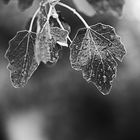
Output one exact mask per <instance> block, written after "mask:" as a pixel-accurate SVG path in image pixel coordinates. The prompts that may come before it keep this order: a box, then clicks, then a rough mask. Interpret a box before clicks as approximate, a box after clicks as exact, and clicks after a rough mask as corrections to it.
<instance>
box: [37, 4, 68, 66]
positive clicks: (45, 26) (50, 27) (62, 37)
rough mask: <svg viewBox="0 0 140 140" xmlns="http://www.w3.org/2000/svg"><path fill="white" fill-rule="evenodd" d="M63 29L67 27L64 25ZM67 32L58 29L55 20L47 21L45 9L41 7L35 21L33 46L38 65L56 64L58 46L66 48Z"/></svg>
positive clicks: (51, 18)
mask: <svg viewBox="0 0 140 140" xmlns="http://www.w3.org/2000/svg"><path fill="white" fill-rule="evenodd" d="M65 28H68V25H67V24H65ZM68 34H69V32H68V31H67V30H63V29H61V28H60V27H59V24H58V23H57V21H56V19H54V18H53V17H50V20H49V21H47V14H46V7H45V6H41V8H40V12H39V15H38V20H37V39H36V45H35V58H36V60H37V62H38V64H39V63H40V62H41V61H42V62H44V63H45V64H46V63H48V62H50V63H56V62H57V61H58V58H59V51H60V49H61V47H59V49H57V47H56V44H58V45H60V46H68V44H67V37H68Z"/></svg>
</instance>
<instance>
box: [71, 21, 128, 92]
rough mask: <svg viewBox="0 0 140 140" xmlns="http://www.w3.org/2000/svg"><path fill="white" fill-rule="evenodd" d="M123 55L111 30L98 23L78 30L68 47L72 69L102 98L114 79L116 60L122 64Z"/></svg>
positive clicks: (109, 27) (122, 49)
mask: <svg viewBox="0 0 140 140" xmlns="http://www.w3.org/2000/svg"><path fill="white" fill-rule="evenodd" d="M125 53H126V52H125V49H124V46H123V44H122V43H121V41H120V38H119V37H118V36H117V35H116V33H115V31H114V28H113V27H111V26H109V25H104V24H101V23H99V24H96V25H93V26H91V27H90V28H89V29H86V28H83V29H80V30H79V31H78V33H77V35H76V37H75V38H74V40H73V42H72V44H71V45H70V61H71V65H72V68H74V69H75V70H82V73H83V77H84V79H86V81H87V82H92V83H94V84H95V85H96V86H97V88H98V89H99V91H100V92H102V93H103V94H108V93H109V92H110V89H111V86H112V82H113V80H114V78H115V76H116V71H117V63H116V61H115V59H118V60H119V61H122V59H123V56H124V55H125ZM114 58H115V59H114Z"/></svg>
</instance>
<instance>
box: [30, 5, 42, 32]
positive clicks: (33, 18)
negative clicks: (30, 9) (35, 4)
mask: <svg viewBox="0 0 140 140" xmlns="http://www.w3.org/2000/svg"><path fill="white" fill-rule="evenodd" d="M39 11H40V7H39V8H38V9H37V10H36V12H35V13H34V15H33V17H32V20H31V23H30V28H29V32H31V31H32V27H33V23H34V20H35V17H36V16H37V14H38V13H39Z"/></svg>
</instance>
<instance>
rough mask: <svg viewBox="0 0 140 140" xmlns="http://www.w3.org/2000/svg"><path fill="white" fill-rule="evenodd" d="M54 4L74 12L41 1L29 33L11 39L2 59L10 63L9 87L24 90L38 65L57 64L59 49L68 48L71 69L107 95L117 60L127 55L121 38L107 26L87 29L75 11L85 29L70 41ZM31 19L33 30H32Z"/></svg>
mask: <svg viewBox="0 0 140 140" xmlns="http://www.w3.org/2000/svg"><path fill="white" fill-rule="evenodd" d="M56 5H60V6H63V7H65V8H68V9H69V10H71V11H73V12H75V10H74V9H72V8H71V7H69V6H67V5H65V4H63V3H61V2H60V0H43V1H42V2H41V3H40V6H39V8H38V10H37V11H36V12H35V14H34V16H33V18H32V20H31V23H30V28H29V30H24V31H20V32H18V33H17V34H16V36H15V37H14V38H13V39H11V40H10V42H9V48H8V50H7V51H6V54H5V57H6V58H7V60H8V61H9V64H8V69H9V71H10V77H11V82H12V85H13V86H14V87H15V88H20V87H24V86H25V85H26V84H27V82H28V80H29V79H30V77H31V76H32V74H33V73H34V71H35V70H36V69H37V67H38V66H39V65H40V63H41V62H43V63H44V64H47V63H52V64H55V63H57V61H58V59H59V51H60V50H61V48H62V47H69V49H70V63H71V66H72V68H73V69H75V70H77V71H82V74H83V78H84V79H85V80H86V81H87V82H92V83H93V84H94V85H95V86H96V87H97V88H98V90H99V91H100V92H101V93H102V94H108V93H109V92H110V90H111V87H112V82H113V80H114V78H115V77H116V72H117V62H116V60H119V61H122V59H123V57H124V55H125V53H126V51H125V48H124V46H123V44H122V43H121V41H120V37H119V36H118V35H117V34H116V32H115V30H114V28H113V27H111V26H109V25H104V24H102V23H98V24H96V25H92V26H88V24H87V23H86V22H85V21H84V19H83V18H82V17H81V16H80V15H79V14H78V13H76V12H75V14H76V15H77V16H78V17H79V18H80V19H81V20H82V22H83V23H84V24H85V28H82V29H79V30H78V31H77V34H76V36H75V37H74V39H73V40H72V41H71V39H70V37H69V33H70V31H71V29H70V26H69V25H68V24H67V23H65V22H63V21H61V20H60V19H59V15H58V13H57V10H56V7H55V6H56ZM35 18H36V19H37V20H35ZM34 20H35V21H36V25H37V28H36V31H32V28H33V23H34ZM68 40H69V41H70V42H71V44H70V45H68Z"/></svg>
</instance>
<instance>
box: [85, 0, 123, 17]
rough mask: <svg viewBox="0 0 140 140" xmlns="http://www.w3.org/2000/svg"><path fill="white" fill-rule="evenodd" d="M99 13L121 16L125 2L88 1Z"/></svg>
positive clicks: (109, 0) (117, 0)
mask: <svg viewBox="0 0 140 140" xmlns="http://www.w3.org/2000/svg"><path fill="white" fill-rule="evenodd" d="M87 1H88V2H89V3H90V4H91V5H92V6H93V8H94V9H95V11H96V12H97V13H104V12H109V13H111V14H113V15H117V16H121V15H122V10H123V5H124V3H125V1H124V0H87Z"/></svg>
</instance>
